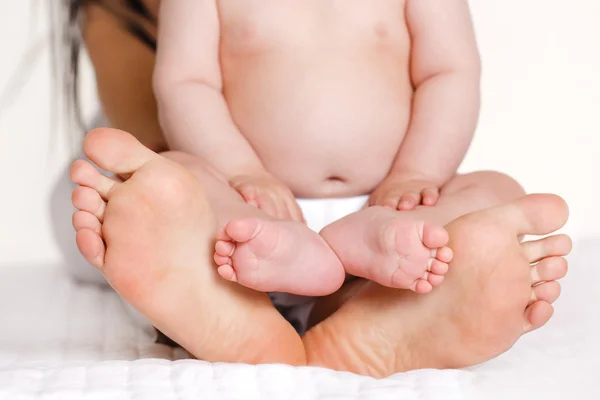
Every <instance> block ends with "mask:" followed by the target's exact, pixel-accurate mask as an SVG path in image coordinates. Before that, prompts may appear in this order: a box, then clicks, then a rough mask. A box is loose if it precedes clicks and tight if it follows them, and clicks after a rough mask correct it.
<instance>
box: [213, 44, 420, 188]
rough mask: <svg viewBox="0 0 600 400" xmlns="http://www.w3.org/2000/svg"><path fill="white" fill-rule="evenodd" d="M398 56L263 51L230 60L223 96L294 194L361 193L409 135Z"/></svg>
mask: <svg viewBox="0 0 600 400" xmlns="http://www.w3.org/2000/svg"><path fill="white" fill-rule="evenodd" d="M399 58H401V57H395V56H393V55H385V56H382V55H381V54H380V53H377V54H373V55H372V56H371V55H369V54H364V53H361V54H356V55H353V54H339V55H332V54H327V55H323V54H305V55H302V54H299V53H298V52H297V53H294V54H278V53H274V54H268V55H265V54H262V55H260V56H256V57H254V58H248V59H246V60H244V62H235V63H228V64H229V65H235V67H229V68H226V69H224V81H225V96H226V99H227V102H228V105H229V108H230V110H231V113H232V117H233V119H234V121H235V123H236V124H237V126H238V127H239V129H240V130H241V132H242V133H243V135H244V136H245V137H246V139H247V140H248V141H249V142H250V144H251V145H252V146H253V147H254V149H255V150H256V152H257V154H258V156H259V157H260V159H261V160H262V162H263V163H264V165H265V167H266V169H267V170H268V171H269V172H271V173H272V174H274V175H275V176H277V177H278V178H279V179H281V180H282V181H283V182H285V183H286V184H287V185H288V187H289V188H290V189H291V190H292V191H293V192H294V194H295V195H296V196H297V197H344V196H354V195H359V194H365V193H369V192H371V191H372V190H373V189H374V188H375V187H376V186H377V184H378V183H379V182H381V180H382V179H383V178H384V177H385V176H386V175H387V173H388V172H389V169H390V167H391V166H392V163H393V161H394V159H395V156H396V154H397V152H398V149H399V147H400V144H401V142H402V139H403V138H404V135H405V133H406V130H407V126H408V122H409V117H410V105H411V97H412V88H411V84H410V80H409V74H408V67H407V61H406V60H405V59H399ZM231 77H236V78H231Z"/></svg>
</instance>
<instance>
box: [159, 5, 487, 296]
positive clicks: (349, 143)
mask: <svg viewBox="0 0 600 400" xmlns="http://www.w3.org/2000/svg"><path fill="white" fill-rule="evenodd" d="M160 21H161V22H160V27H159V36H158V53H157V65H156V70H155V77H154V84H155V90H156V94H157V98H158V104H159V114H160V119H161V124H162V126H163V129H164V133H165V136H166V138H167V141H168V143H169V146H170V147H171V149H173V150H181V151H183V152H185V153H188V154H191V155H194V156H197V157H199V158H201V159H202V160H204V161H205V162H206V163H207V165H210V167H211V168H212V169H213V170H214V174H215V175H216V176H218V177H219V178H220V179H222V180H226V181H227V182H228V183H229V185H230V186H231V188H233V189H235V190H236V191H237V192H238V193H239V195H240V196H241V198H243V200H244V201H245V202H246V203H247V204H250V205H253V206H255V208H253V207H249V209H252V210H255V211H251V210H249V211H248V212H247V215H236V214H235V213H232V214H231V216H230V218H228V220H226V221H223V223H222V225H223V226H222V229H221V231H220V234H219V236H218V237H217V238H216V243H215V256H214V259H215V262H216V264H217V266H218V272H219V274H220V275H221V276H222V277H223V278H225V279H228V280H231V281H236V282H239V283H240V284H242V285H245V286H247V287H250V288H252V289H255V290H259V291H265V292H288V293H295V294H300V295H307V296H319V295H326V294H329V293H332V292H334V291H335V290H337V289H338V288H339V287H340V286H341V285H342V283H343V282H344V279H345V277H346V274H350V275H353V276H358V277H363V278H367V279H370V280H373V281H375V282H377V283H379V284H381V285H385V286H389V287H393V288H400V289H410V290H413V291H415V292H417V293H427V292H429V291H431V290H432V288H433V287H434V286H437V285H439V284H441V282H442V280H443V278H444V275H445V274H446V272H447V270H448V263H449V262H450V261H451V259H452V251H451V250H450V249H449V248H448V247H446V245H447V243H448V234H447V232H446V231H445V230H444V229H443V227H442V225H441V224H438V223H435V222H433V221H431V222H430V221H429V220H426V219H419V218H416V217H410V216H409V215H413V214H410V213H406V212H405V211H410V210H418V209H420V208H423V207H436V204H438V203H439V202H443V201H444V191H443V188H444V185H445V184H446V183H447V182H448V181H449V180H450V179H451V178H453V177H454V176H455V174H456V171H457V168H458V166H459V164H460V163H461V161H462V159H463V157H464V155H465V153H466V151H467V148H468V147H469V144H470V142H471V139H472V136H473V134H474V130H475V126H476V122H477V116H478V111H479V56H478V51H477V46H476V42H475V38H474V33H473V28H472V23H471V19H470V14H469V10H468V5H467V1H466V0H372V1H365V0H348V1H338V0H320V1H316V0H308V1H306V0H305V1H297V0H281V1H266V2H265V1H256V0H244V1H241V0H168V1H163V2H162V4H161V15H160ZM440 193H441V195H440ZM361 195H362V196H364V195H368V197H367V198H365V203H366V204H365V206H366V207H363V208H362V209H360V207H359V210H354V211H356V212H353V213H350V214H349V215H348V216H346V217H344V218H341V219H339V220H338V221H335V222H333V223H332V224H330V225H328V226H326V227H325V228H324V229H323V230H321V232H320V233H316V232H314V231H312V230H310V229H309V228H308V227H307V226H306V224H305V223H304V220H303V215H302V212H301V209H300V207H299V206H298V202H297V200H296V199H297V198H298V199H303V198H349V197H356V196H361ZM461 201H462V202H463V203H464V202H468V201H469V200H468V199H466V198H465V199H463V200H461ZM222 207H226V205H223V206H222ZM259 210H260V211H259ZM221 214H223V215H229V214H227V210H222V211H221Z"/></svg>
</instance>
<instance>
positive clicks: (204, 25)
mask: <svg viewBox="0 0 600 400" xmlns="http://www.w3.org/2000/svg"><path fill="white" fill-rule="evenodd" d="M219 25H220V21H219V14H218V9H217V0H167V1H163V2H161V9H160V26H159V34H158V50H157V60H156V67H155V72H154V89H155V92H156V96H157V99H158V107H159V118H160V122H161V126H162V128H163V131H164V135H165V138H166V140H167V143H168V144H169V147H170V149H171V150H180V151H184V152H186V153H188V154H192V155H195V156H198V157H201V158H203V159H205V160H207V161H209V162H210V163H211V164H212V165H213V166H214V167H216V168H217V170H219V171H220V172H221V173H223V174H224V175H225V176H226V178H227V179H228V180H229V182H230V183H231V185H232V186H234V187H235V188H236V189H237V190H238V191H239V192H240V194H241V195H242V196H243V197H244V199H245V200H246V201H247V202H248V203H250V204H254V205H257V206H259V207H261V208H263V207H262V203H264V204H265V205H266V206H265V208H268V210H266V209H265V208H263V210H265V211H266V212H268V213H270V214H272V215H273V216H276V217H283V218H285V217H290V215H291V216H292V217H294V219H301V215H300V214H299V209H298V208H297V205H296V203H295V201H294V199H293V195H292V193H291V192H290V191H289V189H287V187H285V186H284V185H283V184H281V183H280V182H279V181H278V180H277V179H275V178H274V177H273V176H272V175H270V174H269V173H267V171H265V169H264V168H263V165H262V163H261V161H260V159H259V158H258V156H257V154H256V153H255V151H254V149H253V148H252V146H250V144H249V143H248V141H247V140H246V139H245V138H244V136H243V135H242V133H241V132H240V131H239V129H238V128H237V126H236V125H235V123H234V122H233V120H232V117H231V115H230V113H229V108H228V106H227V103H226V102H225V98H224V96H223V92H222V90H223V83H222V77H221V69H220V65H219V38H220V26H219Z"/></svg>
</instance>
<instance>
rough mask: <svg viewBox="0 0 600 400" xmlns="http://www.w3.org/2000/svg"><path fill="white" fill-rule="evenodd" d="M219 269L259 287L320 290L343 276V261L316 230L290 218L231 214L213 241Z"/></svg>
mask: <svg viewBox="0 0 600 400" xmlns="http://www.w3.org/2000/svg"><path fill="white" fill-rule="evenodd" d="M215 262H216V263H217V265H218V266H219V268H218V272H219V274H220V275H221V276H222V277H223V278H225V279H227V280H230V281H234V282H238V283H240V284H241V285H244V286H246V287H249V288H251V289H254V290H258V291H261V292H286V293H294V294H299V295H304V296H324V295H328V294H331V293H333V292H335V291H336V290H338V289H339V288H340V287H341V286H342V284H343V282H344V277H345V273H344V267H343V266H342V264H341V263H340V261H339V260H338V258H337V257H336V255H335V253H334V252H333V251H332V250H331V249H330V248H329V246H328V245H327V243H325V241H324V240H323V238H321V237H320V236H319V235H318V234H316V233H315V232H313V231H311V230H310V229H309V228H308V227H306V225H304V224H301V223H299V222H296V221H274V220H267V219H259V218H247V219H236V220H233V221H231V222H229V224H227V226H226V227H225V229H223V230H221V231H220V232H219V235H218V237H217V243H216V244H215Z"/></svg>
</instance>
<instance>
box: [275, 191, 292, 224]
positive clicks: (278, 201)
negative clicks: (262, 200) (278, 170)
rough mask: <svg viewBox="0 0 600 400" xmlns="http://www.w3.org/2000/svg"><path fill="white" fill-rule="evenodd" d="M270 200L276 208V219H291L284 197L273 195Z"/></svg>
mask: <svg viewBox="0 0 600 400" xmlns="http://www.w3.org/2000/svg"><path fill="white" fill-rule="evenodd" d="M272 199H273V202H274V203H275V207H276V208H277V218H279V219H285V220H290V219H292V216H291V214H290V209H289V207H288V204H287V201H286V198H285V196H282V195H277V194H275V193H273V194H272Z"/></svg>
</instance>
